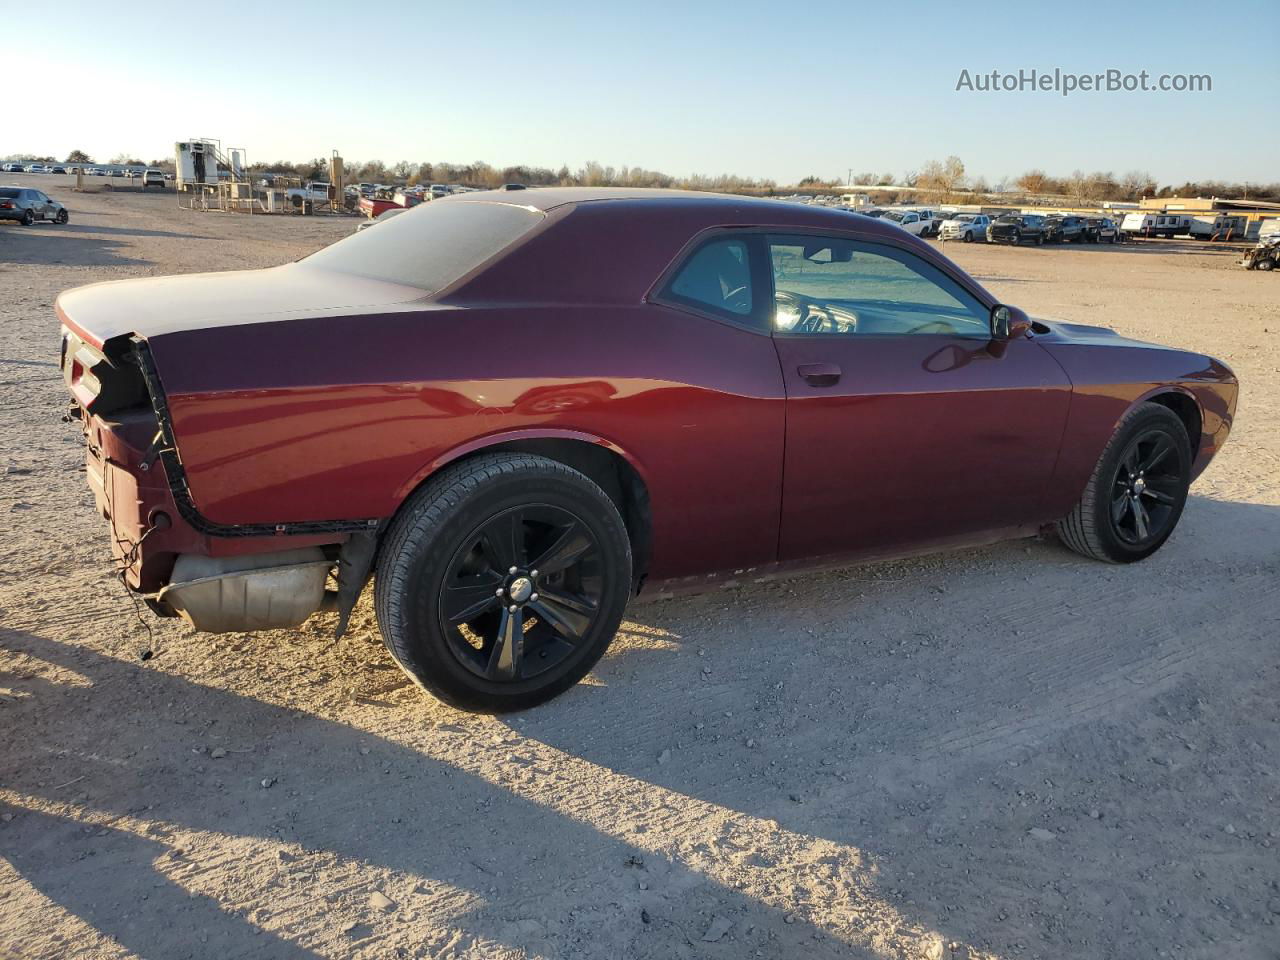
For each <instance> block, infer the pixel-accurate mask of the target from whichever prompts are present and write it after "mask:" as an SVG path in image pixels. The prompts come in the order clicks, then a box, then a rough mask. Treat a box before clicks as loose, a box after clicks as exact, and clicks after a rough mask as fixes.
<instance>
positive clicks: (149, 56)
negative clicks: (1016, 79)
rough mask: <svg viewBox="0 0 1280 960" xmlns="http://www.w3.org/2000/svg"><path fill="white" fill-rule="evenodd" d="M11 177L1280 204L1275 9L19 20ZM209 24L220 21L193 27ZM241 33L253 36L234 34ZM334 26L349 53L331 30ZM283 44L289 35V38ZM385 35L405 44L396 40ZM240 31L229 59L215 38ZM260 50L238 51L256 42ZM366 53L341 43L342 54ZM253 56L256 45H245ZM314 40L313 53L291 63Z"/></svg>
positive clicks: (432, 9) (797, 7) (514, 9)
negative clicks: (1204, 186)
mask: <svg viewBox="0 0 1280 960" xmlns="http://www.w3.org/2000/svg"><path fill="white" fill-rule="evenodd" d="M7 6H8V9H7V10H6V11H5V15H4V18H3V24H4V26H3V30H4V33H5V34H6V35H7V36H9V37H10V38H13V37H23V38H27V39H26V40H24V42H23V43H22V44H20V45H19V44H10V45H8V48H7V50H6V54H5V58H4V61H3V62H4V66H3V67H2V68H0V69H2V70H3V72H4V74H6V75H7V76H9V77H11V78H12V77H18V78H21V80H20V82H19V83H18V84H14V83H10V84H7V85H6V100H7V101H8V103H9V105H10V107H16V106H17V105H18V104H22V103H29V104H31V105H32V108H31V109H25V108H23V109H18V110H17V111H16V112H15V111H14V110H10V111H9V116H8V120H7V121H6V122H5V123H4V124H3V127H0V130H2V132H0V155H3V154H6V153H9V152H16V151H30V152H33V153H38V154H45V153H52V154H54V155H56V156H58V157H59V158H61V157H64V156H65V155H66V153H67V152H68V151H69V150H71V149H73V148H81V149H84V150H86V151H88V152H89V153H90V154H91V155H92V156H93V157H94V158H95V159H96V160H99V161H102V160H106V159H109V158H110V157H111V156H113V155H115V154H117V153H121V152H127V153H131V154H135V155H137V156H139V157H141V158H142V159H144V160H150V159H154V158H159V157H162V156H170V155H171V154H172V150H173V143H174V141H175V140H182V139H187V138H190V137H195V136H207V137H214V138H218V139H220V140H222V142H223V143H224V144H226V145H239V146H243V147H245V148H246V149H247V150H248V155H249V159H250V160H251V161H269V160H276V159H292V160H302V159H306V158H310V157H315V156H320V155H327V154H328V153H329V151H330V150H332V149H337V150H339V151H340V152H341V153H342V154H343V156H345V157H346V158H347V159H348V161H358V160H367V159H381V160H385V161H387V162H388V163H393V162H395V161H397V160H413V161H419V160H448V161H453V162H468V161H471V160H486V161H488V162H490V163H493V164H495V165H499V166H501V165H505V164H512V163H528V164H534V165H538V166H548V167H558V166H560V165H561V164H568V165H569V166H570V167H576V166H578V165H580V164H582V163H583V162H584V161H587V160H598V161H600V162H601V163H604V164H606V165H614V166H622V165H623V164H630V165H635V166H643V167H647V168H651V169H658V170H663V171H665V172H668V173H673V174H677V175H682V174H688V173H695V172H696V173H710V174H716V173H738V174H742V175H746V176H756V177H768V178H772V179H776V180H778V181H780V182H794V181H795V180H797V179H798V178H800V177H803V176H805V175H806V174H811V173H812V174H817V175H819V176H823V177H835V176H838V177H840V178H843V177H844V176H845V174H846V172H847V171H848V169H849V168H850V167H852V168H853V169H854V171H855V173H857V172H860V171H876V172H880V173H883V172H888V171H892V172H893V173H894V174H895V175H900V174H901V173H902V171H904V170H908V169H918V168H919V167H921V166H922V165H923V164H924V163H925V162H927V161H928V160H930V159H935V158H936V159H942V158H944V157H946V156H947V155H948V154H956V155H958V156H959V157H960V158H961V159H962V160H963V161H964V163H965V166H966V168H967V170H968V171H969V172H970V173H971V174H982V175H985V176H986V177H987V178H988V179H990V180H992V181H995V180H998V179H999V178H1001V177H1002V176H1006V175H1008V176H1016V175H1017V174H1019V173H1021V172H1022V171H1024V170H1026V169H1027V168H1029V167H1031V166H1040V167H1043V168H1044V169H1046V170H1047V171H1048V172H1049V173H1051V174H1057V175H1063V174H1067V173H1070V172H1071V171H1072V170H1073V169H1075V168H1081V169H1084V170H1086V171H1093V170H1111V171H1113V172H1114V173H1116V174H1121V173H1123V172H1125V171H1127V170H1131V169H1142V170H1147V171H1149V172H1150V173H1152V174H1153V175H1155V176H1156V178H1157V179H1158V180H1160V181H1161V182H1164V183H1167V182H1171V181H1172V182H1181V181H1182V180H1185V179H1209V178H1218V179H1224V180H1250V181H1255V182H1257V181H1275V180H1280V165H1278V164H1277V162H1276V158H1277V157H1278V156H1280V107H1277V101H1276V92H1277V83H1278V81H1280V68H1278V67H1277V62H1278V61H1277V58H1276V51H1277V49H1278V48H1280V17H1277V16H1276V13H1277V9H1278V8H1277V6H1276V3H1275V0H1237V2H1232V3H1231V4H1230V5H1229V6H1228V7H1220V8H1217V9H1216V10H1215V9H1214V8H1213V7H1212V6H1211V5H1205V4H1203V3H1196V4H1193V3H1182V2H1161V3H1128V2H1115V0H1110V2H1106V3H1100V2H1093V0H1084V2H1073V3H1070V4H1039V3H1026V2H1025V0H1024V2H1007V3H1006V2H998V3H980V2H978V3H967V4H965V3H955V2H922V0H899V2H897V3H874V4H872V3H865V4H857V3H853V2H849V0H843V2H825V0H820V2H810V3H792V4H788V3H779V2H776V0H775V2H754V0H741V2H733V3H729V2H724V3H721V2H704V3H687V4H674V3H673V4H665V3H650V2H643V3H634V2H633V3H628V4H626V5H625V6H623V5H619V7H618V9H617V10H616V12H615V11H614V10H613V9H611V7H610V5H609V4H607V3H605V4H602V3H599V2H593V3H587V2H581V0H576V2H554V0H552V2H547V3H521V4H513V5H510V6H508V5H504V4H499V3H490V2H482V0H476V2H471V3H466V4H461V3H449V4H441V5H436V4H432V3H410V2H403V0H391V2H384V3H377V4H369V5H360V4H352V3H350V2H330V0H314V2H309V3H299V4H280V3H276V4H268V5H266V9H269V10H270V11H271V12H270V13H261V14H259V13H256V12H254V11H255V9H256V8H258V7H259V5H257V4H252V3H250V4H247V5H240V6H239V7H237V5H235V4H219V3H217V2H211V3H204V4H191V5H186V4H180V3H160V4H158V5H152V6H151V7H147V8H145V9H150V10H153V11H154V12H155V13H156V14H158V15H157V16H154V17H149V18H144V17H143V15H142V14H143V10H144V7H139V6H138V5H136V4H130V5H126V6H124V7H120V6H118V5H112V4H105V5H104V4H101V3H97V2H83V0H74V2H58V3H53V2H49V3H44V2H40V3H25V4H17V3H14V4H8V5H7ZM188 6H189V7H190V8H191V9H193V10H194V9H203V10H207V11H209V13H210V16H209V17H208V18H207V19H206V20H204V21H203V24H204V25H205V29H206V31H207V32H206V35H205V37H204V38H203V39H194V38H193V35H194V34H195V32H196V29H197V24H200V23H202V21H199V20H197V19H196V18H195V17H193V16H188V15H186V14H184V13H183V10H184V8H186V7H188ZM237 10H242V11H244V12H243V13H242V14H237V13H236V11H237ZM326 21H328V22H329V23H330V24H332V26H331V28H330V29H329V30H328V31H326V30H325V29H324V24H325V23H326ZM272 23H279V24H280V25H281V28H282V29H280V30H279V31H276V32H273V31H272V30H271V28H270V25H271V24H272ZM378 24H386V25H387V26H386V28H385V29H379V28H378V26H377V25H378ZM218 26H221V27H222V28H223V29H224V30H225V35H223V36H221V37H220V36H218V35H217V31H216V28H217V27H218ZM237 33H238V34H239V38H235V35H236V34H237ZM339 33H342V34H343V35H344V38H343V39H342V41H341V42H337V41H335V40H334V39H333V38H334V37H335V36H337V35H338V34H339ZM245 35H248V36H256V37H258V38H259V40H258V41H257V42H254V43H249V42H243V37H244V36H245ZM297 37H309V38H310V41H311V42H308V41H306V40H298V39H291V38H297ZM1032 67H1036V68H1040V69H1046V70H1050V71H1051V70H1052V69H1053V68H1054V67H1059V68H1061V69H1063V70H1066V71H1072V72H1077V73H1091V72H1095V71H1103V70H1106V69H1107V68H1112V67H1114V68H1117V69H1120V70H1124V71H1132V72H1135V73H1136V72H1137V71H1139V70H1144V69H1145V70H1148V71H1150V72H1151V73H1152V74H1153V76H1155V75H1159V74H1161V73H1170V74H1173V73H1209V74H1211V75H1212V77H1213V91H1212V92H1211V93H1172V92H1170V93H1076V94H1074V95H1073V96H1070V97H1067V98H1063V97H1061V96H1059V95H1058V94H1054V93H1030V92H1025V93H998V94H982V93H969V92H957V91H956V89H955V87H956V82H957V78H958V77H959V74H960V70H961V68H968V69H969V70H970V71H971V72H972V73H974V74H977V73H984V72H990V71H991V70H993V69H995V70H1000V71H1002V72H1016V71H1017V70H1018V69H1019V68H1032Z"/></svg>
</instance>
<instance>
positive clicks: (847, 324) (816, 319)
mask: <svg viewBox="0 0 1280 960" xmlns="http://www.w3.org/2000/svg"><path fill="white" fill-rule="evenodd" d="M774 300H775V301H776V303H777V305H778V306H779V307H783V308H786V309H787V310H788V311H789V312H794V313H796V314H797V315H798V316H799V318H800V319H798V320H797V321H796V322H795V325H794V326H793V327H792V328H791V331H792V332H793V333H837V332H839V333H845V332H848V333H852V332H853V331H855V330H857V329H858V317H857V315H856V314H854V313H853V312H851V311H848V310H838V311H837V310H833V309H831V308H830V307H825V306H823V305H821V304H819V303H817V302H815V301H813V300H810V299H809V298H808V297H802V296H800V295H799V294H798V293H792V292H791V291H789V290H779V291H778V292H777V293H776V294H775V296H774ZM837 314H838V315H839V316H838V317H837Z"/></svg>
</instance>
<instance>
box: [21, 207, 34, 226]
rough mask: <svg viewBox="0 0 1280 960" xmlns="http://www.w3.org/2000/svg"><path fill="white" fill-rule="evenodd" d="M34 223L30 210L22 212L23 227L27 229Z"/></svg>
mask: <svg viewBox="0 0 1280 960" xmlns="http://www.w3.org/2000/svg"><path fill="white" fill-rule="evenodd" d="M35 222H36V215H35V214H34V213H32V212H31V211H30V210H23V211H22V225H23V226H24V227H29V226H31V225H32V224H33V223H35Z"/></svg>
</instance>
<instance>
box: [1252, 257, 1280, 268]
mask: <svg viewBox="0 0 1280 960" xmlns="http://www.w3.org/2000/svg"><path fill="white" fill-rule="evenodd" d="M1254 267H1255V269H1258V270H1274V269H1275V267H1276V262H1275V261H1274V260H1267V259H1262V260H1259V261H1258V262H1257V263H1256V264H1254Z"/></svg>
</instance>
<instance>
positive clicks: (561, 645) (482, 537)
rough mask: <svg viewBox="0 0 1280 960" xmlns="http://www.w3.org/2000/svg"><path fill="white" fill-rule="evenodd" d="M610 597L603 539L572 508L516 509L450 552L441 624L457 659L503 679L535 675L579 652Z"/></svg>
mask: <svg viewBox="0 0 1280 960" xmlns="http://www.w3.org/2000/svg"><path fill="white" fill-rule="evenodd" d="M603 598H604V578H603V559H602V556H601V550H600V545H599V544H598V543H597V542H596V540H595V539H594V537H593V536H592V534H591V531H590V530H589V528H588V527H587V526H586V524H585V523H584V522H583V521H582V520H581V519H580V518H579V517H577V516H575V515H574V514H573V513H571V512H570V511H569V510H566V509H563V508H561V507H556V506H551V505H550V504H530V505H527V506H520V507H514V508H512V509H509V510H507V511H505V512H504V513H501V514H499V515H498V516H496V517H493V518H491V519H489V520H487V521H485V523H483V524H482V525H481V526H480V527H479V528H478V529H476V530H474V531H473V532H472V533H471V534H470V535H469V536H467V537H466V539H465V541H464V542H463V544H462V546H461V547H459V549H458V550H457V551H456V552H455V553H454V555H453V559H452V560H451V561H450V562H449V565H448V567H447V569H446V572H445V576H444V580H443V582H442V584H441V587H440V601H439V604H438V606H437V609H438V610H439V616H440V629H441V630H442V631H443V632H444V633H445V635H446V636H447V637H448V639H449V647H450V650H451V651H452V653H453V655H454V656H455V657H456V658H457V659H458V662H459V663H460V664H461V665H462V666H463V667H465V668H466V669H467V670H469V671H471V672H472V673H474V674H475V675H476V676H479V677H483V678H485V679H487V680H491V681H497V682H513V681H521V680H530V679H533V678H534V677H536V676H538V675H539V674H541V673H544V672H546V671H548V670H551V669H554V668H556V667H558V666H560V665H561V664H562V663H563V662H564V661H565V659H566V658H568V657H569V656H570V655H572V654H573V652H574V651H575V649H576V648H577V647H578V645H579V644H581V643H582V642H583V640H584V638H585V637H586V636H587V635H588V634H589V633H590V631H591V627H592V625H593V624H594V622H595V620H596V618H597V617H598V616H599V614H600V609H601V603H602V600H603Z"/></svg>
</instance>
